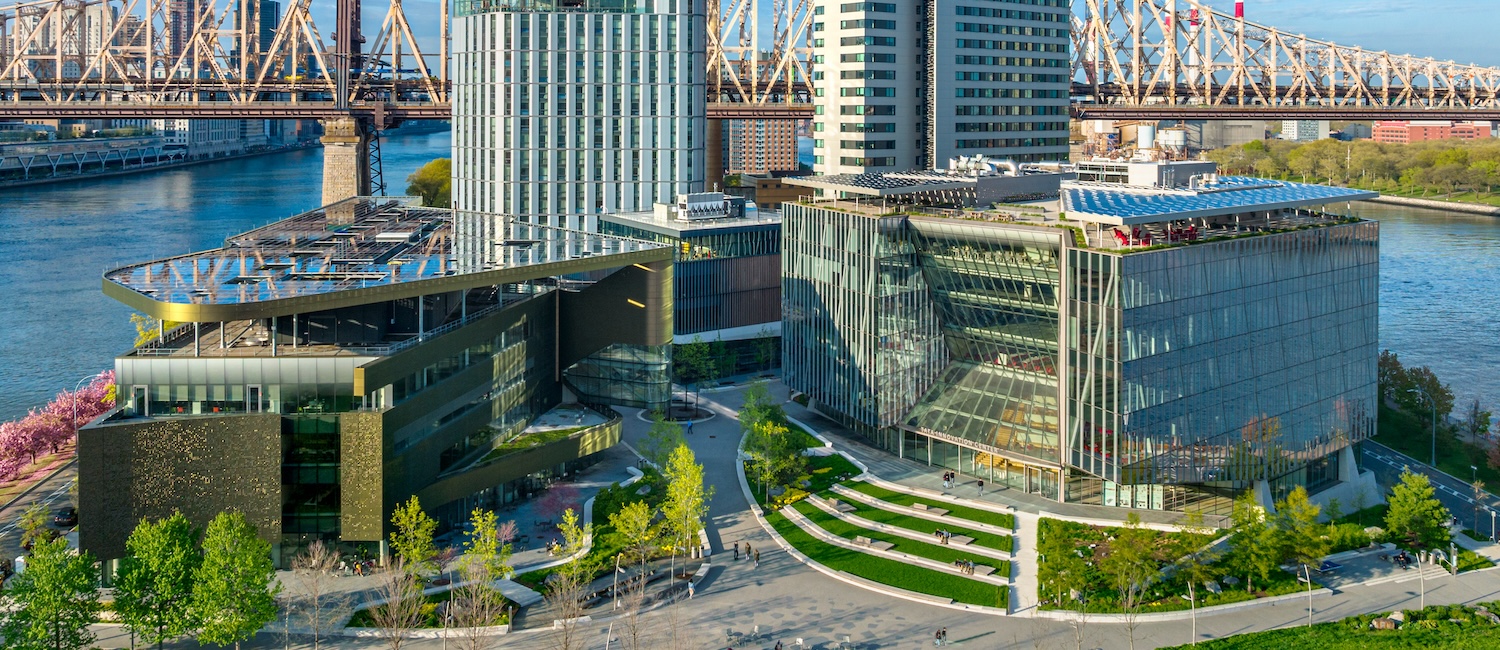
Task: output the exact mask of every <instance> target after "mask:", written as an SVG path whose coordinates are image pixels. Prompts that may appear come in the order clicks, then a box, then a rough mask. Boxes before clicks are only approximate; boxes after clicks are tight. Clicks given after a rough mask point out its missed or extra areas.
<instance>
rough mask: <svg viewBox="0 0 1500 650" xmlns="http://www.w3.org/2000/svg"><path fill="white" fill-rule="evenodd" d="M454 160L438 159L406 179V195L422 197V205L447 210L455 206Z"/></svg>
mask: <svg viewBox="0 0 1500 650" xmlns="http://www.w3.org/2000/svg"><path fill="white" fill-rule="evenodd" d="M452 177H453V160H452V159H450V158H437V159H435V160H432V161H429V162H428V163H427V164H425V165H422V167H421V169H418V170H417V171H415V172H413V173H412V175H410V176H407V177H406V182H407V183H409V185H407V186H406V194H407V195H408V196H420V197H422V205H425V206H427V207H429V208H447V207H451V206H452V205H453V199H452V193H453V178H452Z"/></svg>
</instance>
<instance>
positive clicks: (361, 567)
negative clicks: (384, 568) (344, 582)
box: [339, 558, 375, 577]
mask: <svg viewBox="0 0 1500 650" xmlns="http://www.w3.org/2000/svg"><path fill="white" fill-rule="evenodd" d="M374 572H375V560H358V559H354V558H345V559H342V560H339V575H342V576H344V577H348V576H351V575H355V576H363V575H369V574H372V573H374Z"/></svg>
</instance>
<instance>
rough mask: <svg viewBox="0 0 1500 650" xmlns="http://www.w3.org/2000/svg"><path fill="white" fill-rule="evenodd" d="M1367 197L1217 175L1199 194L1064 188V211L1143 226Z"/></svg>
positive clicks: (1094, 186) (1366, 194) (1369, 195)
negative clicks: (1152, 223)
mask: <svg viewBox="0 0 1500 650" xmlns="http://www.w3.org/2000/svg"><path fill="white" fill-rule="evenodd" d="M1373 196H1374V194H1373V193H1371V192H1366V191H1363V190H1353V189H1348V188H1343V187H1329V186H1326V185H1310V184H1305V183H1290V182H1286V181H1268V180H1265V179H1259V178H1249V177H1243V176H1221V177H1220V182H1219V183H1218V184H1216V185H1210V186H1205V187H1204V188H1201V189H1199V190H1196V191H1193V190H1161V191H1157V192H1142V191H1140V190H1136V191H1123V190H1119V189H1110V188H1109V187H1108V186H1106V185H1101V184H1089V185H1086V186H1085V185H1082V184H1073V185H1071V186H1069V185H1065V186H1064V188H1063V193H1062V198H1063V206H1062V208H1063V210H1064V211H1065V212H1067V213H1068V215H1070V216H1075V215H1076V216H1078V217H1080V218H1084V219H1087V218H1088V217H1090V216H1092V217H1096V218H1099V219H1101V220H1110V221H1115V220H1118V221H1123V222H1126V223H1144V222H1151V221H1166V220H1170V219H1183V218H1188V217H1200V216H1213V215H1222V214H1235V213H1243V212H1252V211H1256V210H1276V209H1282V208H1290V207H1298V206H1305V205H1319V204H1324V203H1337V202H1341V201H1358V200H1364V199H1368V198H1372V197H1373Z"/></svg>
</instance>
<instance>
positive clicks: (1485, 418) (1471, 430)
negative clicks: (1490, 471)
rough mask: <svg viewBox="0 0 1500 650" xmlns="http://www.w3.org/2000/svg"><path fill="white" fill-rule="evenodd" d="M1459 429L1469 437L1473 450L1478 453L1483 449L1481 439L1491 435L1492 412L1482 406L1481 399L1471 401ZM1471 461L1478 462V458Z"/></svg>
mask: <svg viewBox="0 0 1500 650" xmlns="http://www.w3.org/2000/svg"><path fill="white" fill-rule="evenodd" d="M1459 430H1460V431H1461V432H1462V433H1463V435H1464V436H1465V437H1467V438H1468V439H1469V441H1468V442H1469V445H1470V446H1471V447H1472V451H1473V452H1475V453H1477V452H1479V451H1480V450H1481V449H1482V445H1481V444H1480V441H1479V439H1480V438H1483V437H1485V436H1487V435H1489V432H1490V412H1489V411H1486V410H1484V409H1483V408H1480V406H1479V400H1477V399H1476V400H1474V401H1472V402H1469V408H1468V410H1467V411H1466V412H1465V413H1464V419H1463V422H1461V423H1460V424H1459ZM1469 460H1470V462H1472V463H1475V464H1478V460H1476V459H1473V458H1470V459H1469Z"/></svg>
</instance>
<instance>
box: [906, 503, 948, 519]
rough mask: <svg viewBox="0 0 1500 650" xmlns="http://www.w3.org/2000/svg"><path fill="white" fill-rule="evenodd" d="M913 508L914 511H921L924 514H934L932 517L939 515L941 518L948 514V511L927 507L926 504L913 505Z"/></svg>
mask: <svg viewBox="0 0 1500 650" xmlns="http://www.w3.org/2000/svg"><path fill="white" fill-rule="evenodd" d="M911 508H912V510H921V511H923V512H926V513H928V514H932V515H939V516H941V515H946V514H948V511H947V510H944V509H942V508H934V507H932V506H929V505H927V504H925V503H913V504H911Z"/></svg>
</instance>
